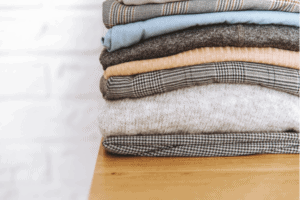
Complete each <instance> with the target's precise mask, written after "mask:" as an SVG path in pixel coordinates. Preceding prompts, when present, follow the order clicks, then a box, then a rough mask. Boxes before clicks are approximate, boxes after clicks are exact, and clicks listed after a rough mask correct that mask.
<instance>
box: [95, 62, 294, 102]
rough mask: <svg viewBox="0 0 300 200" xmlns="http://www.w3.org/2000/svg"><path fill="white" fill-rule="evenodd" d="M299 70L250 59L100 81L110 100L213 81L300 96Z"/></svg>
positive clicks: (101, 89)
mask: <svg viewBox="0 0 300 200" xmlns="http://www.w3.org/2000/svg"><path fill="white" fill-rule="evenodd" d="M299 81H300V75H299V70H297V69H291V68H287V67H278V66H274V65H264V64H259V63H247V62H221V63H208V64H203V65H196V66H187V67H181V68H175V69H166V70H158V71H153V72H147V73H142V74H138V75H134V76H113V77H110V78H109V79H108V80H106V79H105V78H104V77H103V76H102V77H101V81H100V91H101V92H102V95H103V98H105V99H108V100H113V99H123V98H141V97H145V96H150V95H154V94H159V93H164V92H169V91H172V90H176V89H180V88H184V87H190V86H195V85H205V84H210V83H238V84H242V83H245V84H257V85H261V86H264V87H268V88H271V89H276V90H280V91H283V92H287V93H290V94H293V95H297V96H299V87H300V82H299Z"/></svg>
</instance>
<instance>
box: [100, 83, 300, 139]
mask: <svg viewBox="0 0 300 200" xmlns="http://www.w3.org/2000/svg"><path fill="white" fill-rule="evenodd" d="M299 117H300V105H299V97H297V96H294V95H290V94H287V93H285V92H279V91H276V90H270V89H268V88H265V87H260V86H256V85H242V84H241V85H238V84H210V85H205V86H194V87H189V88H183V89H179V90H175V91H171V92H167V93H162V94H158V95H154V96H149V97H144V98H139V99H124V100H119V101H106V102H105V103H104V104H103V105H102V108H101V112H100V116H99V125H100V131H101V133H102V135H103V136H104V137H107V136H112V135H138V134H147V135H148V134H149V135H150V134H201V133H228V132H229V133H230V132H232V133H238V132H240V133H242V132H285V131H287V130H294V131H295V132H299Z"/></svg>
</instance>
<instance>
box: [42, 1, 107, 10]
mask: <svg viewBox="0 0 300 200" xmlns="http://www.w3.org/2000/svg"><path fill="white" fill-rule="evenodd" d="M103 1H104V0H64V1H61V0H52V1H49V2H47V4H48V5H49V4H50V5H54V6H56V7H59V8H60V7H62V6H64V8H66V7H67V8H74V7H76V8H82V9H84V8H87V7H88V8H94V9H99V8H100V7H101V6H102V3H103Z"/></svg>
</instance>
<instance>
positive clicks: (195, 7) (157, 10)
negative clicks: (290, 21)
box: [103, 0, 300, 28]
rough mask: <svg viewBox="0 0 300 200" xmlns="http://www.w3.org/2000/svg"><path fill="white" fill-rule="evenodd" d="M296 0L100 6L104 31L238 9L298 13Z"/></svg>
mask: <svg viewBox="0 0 300 200" xmlns="http://www.w3.org/2000/svg"><path fill="white" fill-rule="evenodd" d="M299 4H300V2H299V0H263V1H261V0H189V1H180V2H172V3H165V4H151V5H150V4H148V5H138V6H128V5H124V4H122V3H120V2H118V1H115V0H106V1H105V2H104V3H103V22H104V24H105V26H106V27H107V28H112V27H113V26H115V25H119V24H127V23H132V22H137V21H143V20H147V19H151V18H155V17H161V16H166V15H180V14H198V13H209V12H224V11H239V10H273V11H285V12H299Z"/></svg>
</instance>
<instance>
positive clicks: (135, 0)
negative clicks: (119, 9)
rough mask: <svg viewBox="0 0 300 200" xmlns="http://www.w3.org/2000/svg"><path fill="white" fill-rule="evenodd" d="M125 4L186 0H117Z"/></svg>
mask: <svg viewBox="0 0 300 200" xmlns="http://www.w3.org/2000/svg"><path fill="white" fill-rule="evenodd" d="M117 1H118V2H120V3H123V4H125V5H144V4H150V3H169V2H175V1H187V0H117Z"/></svg>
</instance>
